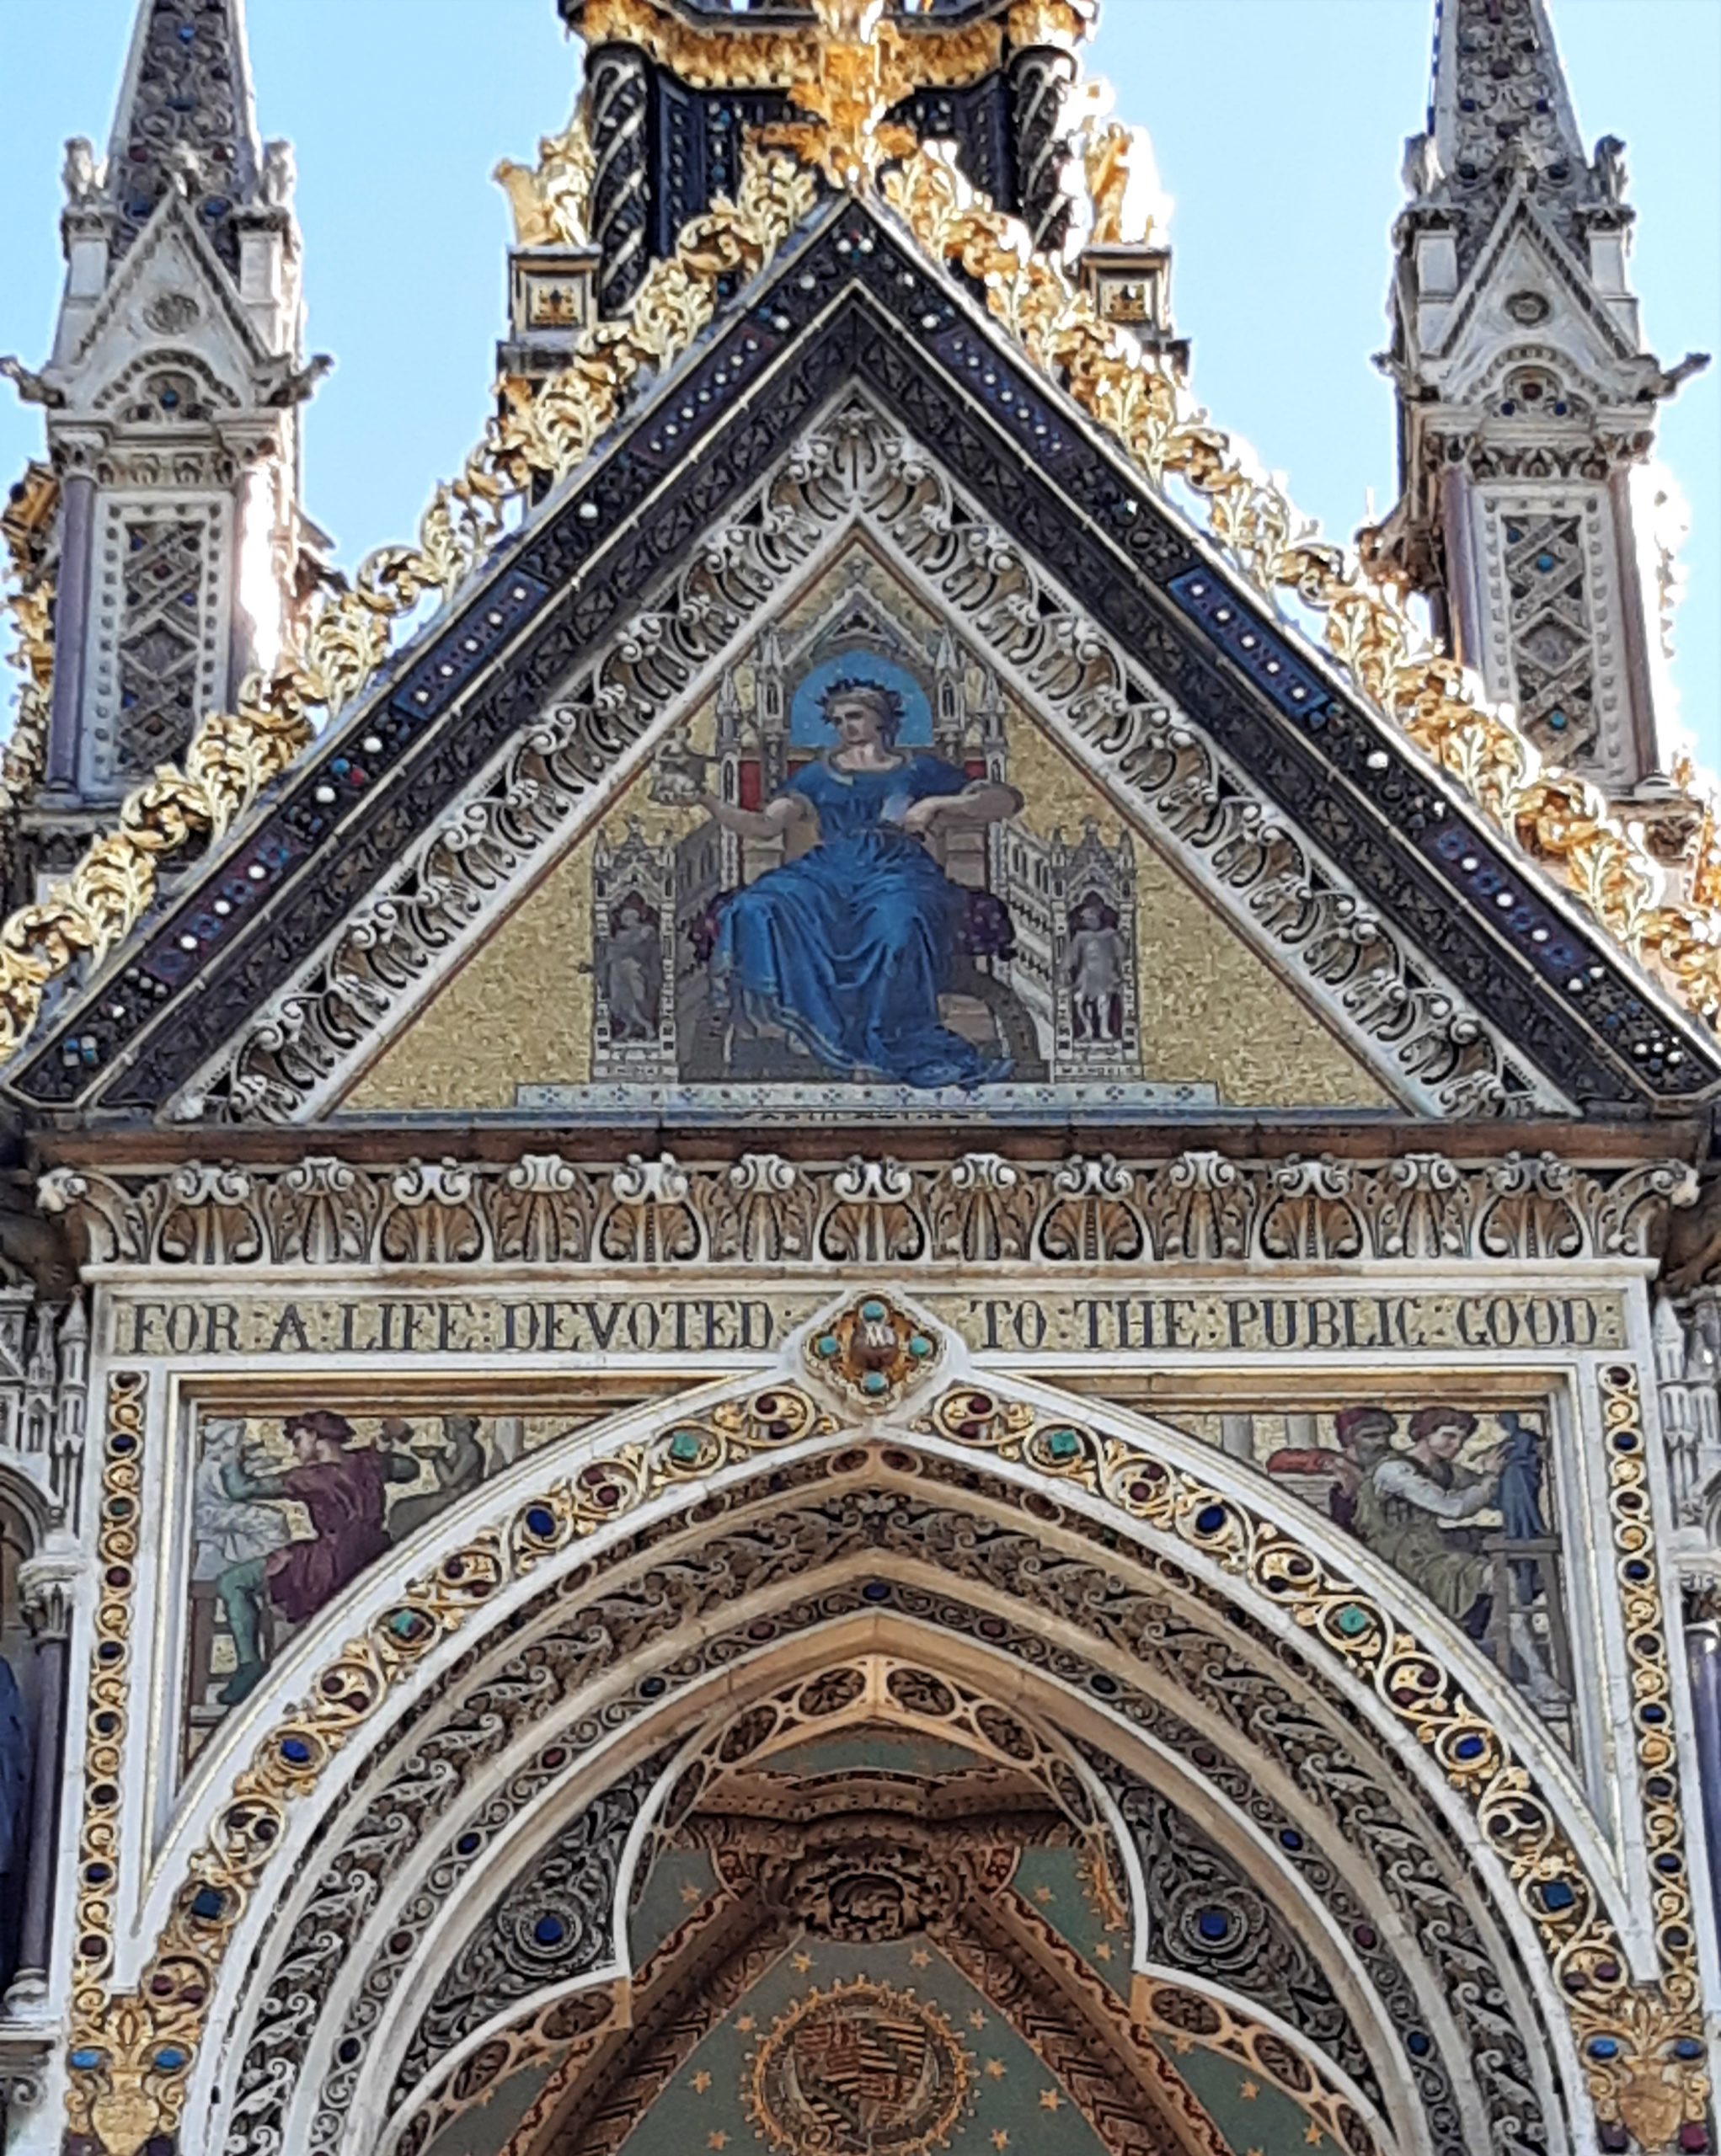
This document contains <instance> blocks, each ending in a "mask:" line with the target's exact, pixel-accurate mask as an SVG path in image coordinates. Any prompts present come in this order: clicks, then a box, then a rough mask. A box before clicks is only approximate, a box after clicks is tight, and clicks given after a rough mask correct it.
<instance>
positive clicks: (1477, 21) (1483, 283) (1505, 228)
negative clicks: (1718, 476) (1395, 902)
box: [1371, 0, 1702, 857]
mask: <svg viewBox="0 0 1721 2156" xmlns="http://www.w3.org/2000/svg"><path fill="white" fill-rule="evenodd" d="M1623 152H1624V145H1623V144H1622V143H1621V142H1619V141H1616V140H1615V139H1614V137H1612V136H1603V137H1602V139H1601V141H1600V142H1599V143H1598V144H1597V145H1596V147H1595V155H1594V157H1593V158H1592V157H1585V152H1584V147H1583V139H1582V137H1581V136H1579V132H1578V123H1577V118H1576V115H1575V113H1574V109H1573V104H1572V98H1571V93H1570V92H1569V89H1568V88H1567V85H1566V79H1565V72H1564V70H1563V67H1561V64H1560V58H1559V53H1558V49H1557V47H1556V45H1555V44H1554V37H1553V22H1552V19H1551V17H1550V13H1549V4H1548V0H1441V4H1440V15H1439V20H1438V27H1437V31H1436V45H1435V67H1434V90H1433V97H1432V101H1431V104H1430V109H1429V122H1428V131H1427V132H1426V133H1424V134H1422V135H1418V136H1414V137H1413V138H1412V140H1411V141H1410V143H1409V145H1408V154H1407V156H1406V159H1405V165H1404V184H1405V187H1406V189H1407V191H1408V195H1409V200H1408V204H1407V205H1406V207H1405V210H1404V213H1403V216H1401V217H1400V218H1399V220H1398V226H1397V227H1396V229H1395V232H1394V235H1393V237H1394V240H1395V243H1396V246H1397V250H1398V264H1397V269H1396V272H1395V275H1394V280H1393V289H1392V302H1391V312H1392V323H1393V339H1392V350H1391V351H1390V352H1389V353H1388V354H1387V355H1384V361H1385V364H1386V366H1387V369H1388V371H1390V372H1391V374H1392V377H1393V380H1394V382H1395V384H1396V386H1397V388H1398V418H1399V455H1400V463H1401V475H1402V479H1403V496H1402V498H1401V499H1400V501H1399V504H1398V507H1397V509H1395V510H1394V511H1393V512H1392V515H1391V516H1390V517H1389V518H1388V519H1387V521H1386V523H1385V524H1384V525H1383V526H1382V527H1381V528H1380V530H1379V531H1377V532H1376V533H1374V534H1372V535H1371V543H1372V544H1373V545H1374V546H1375V547H1376V551H1377V552H1378V554H1379V555H1380V557H1381V558H1382V559H1383V560H1387V561H1390V562H1392V563H1393V564H1394V565H1395V567H1396V568H1397V569H1398V572H1399V574H1402V575H1403V576H1404V577H1405V578H1406V579H1408V581H1409V582H1410V583H1412V584H1415V585H1417V586H1419V588H1420V589H1422V590H1425V591H1428V592H1429V593H1430V595H1431V596H1432V597H1433V599H1434V600H1435V609H1436V613H1437V616H1439V617H1440V621H1441V623H1442V626H1443V627H1444V629H1445V632H1446V637H1447V639H1448V641H1449V643H1451V648H1452V649H1453V650H1454V652H1455V653H1456V654H1457V656H1459V657H1460V658H1462V659H1464V660H1466V661H1467V663H1468V664H1472V665H1473V666H1475V667H1476V668H1477V669H1478V671H1479V672H1480V673H1481V674H1482V675H1483V679H1484V680H1485V681H1486V682H1487V685H1488V688H1489V693H1490V694H1491V695H1493V696H1497V697H1499V698H1501V699H1502V700H1504V701H1509V702H1511V703H1512V704H1514V705H1515V707H1516V709H1517V712H1518V718H1519V723H1521V725H1522V726H1523V727H1524V728H1525V730H1526V732H1527V733H1528V734H1529V735H1530V736H1531V739H1533V740H1534V741H1535V742H1536V743H1537V746H1538V747H1539V748H1541V749H1542V750H1543V752H1544V753H1546V754H1547V755H1551V756H1553V757H1554V758H1555V759H1556V760H1558V761H1559V762H1561V763H1563V764H1566V765H1568V766H1571V767H1573V768H1574V769H1576V770H1578V771H1582V772H1584V773H1585V776H1589V777H1591V778H1593V779H1595V781H1596V782H1598V783H1599V784H1600V785H1601V786H1602V787H1604V788H1605V789H1606V791H1607V792H1609V793H1610V794H1611V796H1612V798H1614V800H1615V802H1616V803H1617V804H1620V805H1621V807H1622V809H1625V808H1626V805H1627V804H1629V813H1630V814H1633V816H1639V815H1641V816H1644V817H1645V818H1646V819H1648V818H1652V816H1653V815H1655V814H1660V810H1659V809H1658V808H1657V806H1656V798H1654V797H1656V790H1657V789H1658V788H1662V789H1664V790H1665V774H1666V772H1667V771H1668V770H1669V768H1670V763H1671V761H1672V759H1673V755H1674V753H1675V748H1676V739H1675V734H1674V731H1673V722H1672V702H1671V690H1670V680H1669V678H1668V675H1667V667H1666V661H1667V637H1668V633H1669V625H1668V623H1667V622H1666V621H1665V618H1664V616H1663V610H1662V594H1661V592H1660V590H1658V588H1657V585H1656V583H1655V580H1654V563H1656V561H1657V558H1658V549H1659V548H1660V547H1661V545H1662V544H1663V542H1664V535H1663V534H1662V533H1661V532H1660V531H1659V530H1658V529H1657V528H1655V527H1654V522H1653V517H1652V515H1651V506H1650V499H1649V491H1647V490H1646V489H1645V488H1644V485H1643V483H1642V482H1643V480H1644V477H1645V471H1644V467H1646V465H1647V463H1648V462H1649V458H1650V457H1651V456H1652V454H1653V451H1654V424H1655V410H1656V406H1657V404H1658V403H1659V402H1660V400H1661V399H1662V398H1665V397H1667V396H1669V395H1670V394H1671V393H1672V392H1673V391H1674V390H1675V389H1676V388H1677V387H1678V386H1679V383H1680V382H1681V380H1682V379H1683V378H1684V377H1685V376H1686V374H1688V373H1690V372H1691V371H1693V369H1694V368H1695V367H1697V366H1700V365H1702V360H1700V359H1698V358H1696V357H1694V358H1693V359H1692V360H1686V362H1685V363H1684V364H1683V365H1682V366H1679V367H1676V368H1673V369H1671V370H1665V369H1664V368H1663V367H1662V366H1661V365H1660V362H1659V361H1658V360H1656V358H1655V357H1654V354H1653V353H1651V352H1650V351H1649V350H1648V349H1647V348H1646V347H1645V344H1644V339H1643V334H1642V328H1641V325H1640V323H1639V321H1638V302H1637V298H1636V296H1635V294H1634V293H1633V290H1632V286H1631V280H1630V275H1629V257H1630V247H1631V227H1632V223H1633V211H1631V210H1630V209H1629V208H1627V205H1626V204H1625V201H1624V194H1625V184H1626V174H1625V164H1624V157H1623ZM1646 565H1648V573H1647V574H1646ZM1646 789H1647V791H1646ZM1662 820H1663V823H1664V825H1665V829H1662V830H1658V831H1657V832H1656V833H1654V834H1652V837H1653V838H1654V841H1655V842H1656V843H1658V845H1660V846H1663V847H1664V848H1665V851H1666V852H1667V854H1668V856H1669V857H1677V856H1678V852H1679V849H1680V847H1681V845H1682V844H1683V842H1684V838H1685V836H1686V824H1687V823H1688V822H1689V819H1688V818H1687V817H1686V814H1685V810H1684V809H1683V807H1682V806H1681V805H1680V804H1679V803H1675V804H1674V806H1673V808H1672V809H1670V810H1669V812H1668V814H1666V816H1665V818H1663V819H1662Z"/></svg>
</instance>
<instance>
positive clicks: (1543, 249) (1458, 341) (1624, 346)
mask: <svg viewBox="0 0 1721 2156" xmlns="http://www.w3.org/2000/svg"><path fill="white" fill-rule="evenodd" d="M1530 298H1533V299H1537V300H1540V301H1541V302H1542V304H1543V307H1545V309H1546V312H1545V314H1544V315H1543V317H1542V320H1543V322H1545V323H1547V325H1548V327H1547V328H1543V329H1542V330H1541V331H1540V340H1541V341H1543V342H1552V343H1553V344H1556V345H1557V347H1558V350H1559V351H1560V353H1561V355H1562V356H1563V359H1564V360H1565V361H1566V362H1567V364H1568V366H1569V368H1570V369H1571V370H1572V371H1574V376H1575V381H1576V383H1577V385H1578V393H1579V395H1581V396H1584V397H1586V398H1589V399H1590V400H1592V401H1593V402H1594V403H1597V404H1606V403H1617V402H1619V401H1621V400H1622V399H1623V398H1627V397H1633V396H1636V395H1638V394H1639V393H1640V392H1642V391H1643V390H1644V389H1645V388H1646V387H1649V385H1650V384H1652V383H1653V382H1654V381H1656V380H1657V379H1658V378H1659V376H1660V368H1659V366H1657V364H1656V362H1655V361H1654V360H1653V359H1649V358H1646V357H1645V356H1644V355H1643V354H1641V353H1640V352H1639V351H1638V347H1637V344H1636V342H1635V340H1634V339H1632V338H1629V337H1627V335H1626V334H1624V332H1623V331H1622V328H1621V327H1620V325H1619V323H1617V322H1616V321H1615V320H1614V319H1613V318H1612V316H1611V314H1610V313H1609V312H1608V310H1607V308H1606V307H1605V306H1603V304H1602V303H1601V301H1600V300H1599V299H1598V298H1597V297H1596V294H1595V285H1594V283H1593V282H1592V280H1591V279H1590V274H1589V270H1588V268H1587V266H1586V265H1585V264H1580V263H1579V261H1578V260H1577V259H1575V257H1574V255H1573V253H1572V252H1571V249H1570V248H1569V247H1568V246H1567V245H1566V243H1565V242H1564V241H1563V239H1562V238H1561V237H1559V235H1558V232H1555V231H1554V230H1553V227H1551V225H1550V224H1549V222H1548V221H1547V219H1546V218H1545V217H1543V216H1540V215H1538V213H1537V210H1536V209H1535V207H1534V205H1533V204H1532V203H1531V200H1530V199H1529V198H1528V197H1527V196H1525V195H1518V196H1516V197H1515V199H1514V200H1511V201H1510V203H1509V204H1508V205H1507V206H1506V207H1505V209H1504V210H1503V211H1501V213H1500V216H1499V222H1498V223H1497V224H1496V226H1495V227H1494V231H1493V232H1492V233H1491V234H1490V235H1489V240H1488V243H1487V244H1486V245H1485V246H1484V247H1483V250H1482V252H1481V253H1480V254H1478V257H1477V259H1476V260H1475V262H1474V263H1473V264H1472V266H1471V269H1470V272H1469V275H1467V277H1466V278H1465V280H1464V282H1463V284H1462V286H1461V288H1460V290H1459V291H1458V293H1457V295H1456V297H1455V298H1454V300H1453V301H1452V303H1451V309H1450V311H1449V313H1448V316H1447V319H1446V329H1445V331H1444V334H1442V336H1441V338H1440V350H1439V353H1438V355H1437V357H1438V360H1439V365H1440V382H1441V393H1442V395H1443V396H1445V397H1446V398H1448V399H1449V400H1451V402H1454V403H1460V402H1462V401H1464V400H1466V399H1467V398H1475V397H1477V396H1479V395H1480V396H1485V395H1487V394H1489V392H1492V391H1494V390H1495V389H1496V388H1497V387H1498V383H1497V382H1495V381H1494V380H1493V379H1491V378H1490V371H1491V370H1496V369H1498V368H1499V367H1500V366H1501V364H1502V363H1501V361H1500V352H1501V346H1502V344H1503V343H1504V344H1507V345H1509V346H1510V348H1511V349H1510V351H1509V353H1508V355H1507V359H1508V360H1509V361H1510V363H1511V364H1514V365H1521V363H1522V362H1523V360H1525V359H1526V357H1530V356H1532V355H1533V348H1534V346H1535V344H1537V341H1538V339H1537V337H1536V336H1533V335H1530V334H1526V327H1525V323H1524V320H1523V317H1522V313H1521V312H1516V313H1515V312H1512V310H1513V309H1514V308H1516V309H1519V310H1522V309H1523V308H1524V307H1525V305H1526V300H1527V299H1530Z"/></svg>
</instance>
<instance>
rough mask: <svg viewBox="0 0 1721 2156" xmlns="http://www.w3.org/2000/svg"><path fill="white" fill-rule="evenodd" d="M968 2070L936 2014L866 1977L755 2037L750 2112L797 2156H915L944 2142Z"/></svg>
mask: <svg viewBox="0 0 1721 2156" xmlns="http://www.w3.org/2000/svg"><path fill="white" fill-rule="evenodd" d="M972 2065H973V2062H972V2060H971V2059H970V2057H969V2055H968V2052H966V2050H965V2048H964V2047H963V2044H962V2040H961V2038H960V2037H959V2036H958V2035H957V2034H956V2031H954V2029H953V2028H952V2027H951V2026H950V2024H949V2022H948V2021H947V2020H945V2019H944V2017H943V2015H942V2014H941V2013H940V2012H939V2011H938V2008H937V2007H936V2006H933V2005H931V2004H928V2003H927V2001H926V2000H924V1999H917V1998H916V1997H915V1995H914V1993H912V1992H910V1991H896V1990H894V1989H892V1988H891V1987H890V1985H888V1984H879V1983H872V1982H870V1981H869V1979H868V1978H866V1977H859V1978H857V1979H856V1980H855V1981H854V1982H853V1983H839V1984H833V1985H832V1986H831V1989H830V1990H829V1991H812V1992H809V1993H807V1995H806V1997H805V1998H804V1999H797V2000H796V2001H795V2003H794V2004H793V2005H792V2006H791V2007H790V2008H789V2009H788V2012H787V2013H785V2014H783V2015H781V2016H780V2017H779V2019H778V2020H777V2021H776V2022H774V2023H773V2024H772V2027H771V2028H770V2030H769V2031H767V2034H766V2035H765V2036H763V2037H762V2038H761V2040H760V2042H759V2046H758V2048H757V2050H756V2052H754V2054H753V2057H752V2061H751V2067H750V2069H749V2073H748V2088H747V2099H748V2109H749V2111H751V2114H752V2118H753V2123H754V2124H755V2125H756V2127H758V2128H759V2130H760V2132H762V2133H763V2134H764V2135H765V2137H766V2138H767V2140H768V2141H769V2142H770V2143H771V2144H772V2147H774V2148H786V2149H792V2150H794V2152H795V2153H796V2156H802V2152H806V2156H815V2152H816V2156H921V2152H922V2151H923V2150H926V2149H931V2148H943V2147H944V2146H945V2144H946V2143H948V2141H949V2138H950V2136H951V2134H952V2132H954V2130H955V2127H956V2125H957V2123H958V2121H959V2120H960V2118H961V2116H962V2114H963V2111H964V2109H965V2106H966V2105H967V2104H968V2102H969V2100H970V2094H971V2092H972V2089H973V2077H972V2071H971V2069H972Z"/></svg>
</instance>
